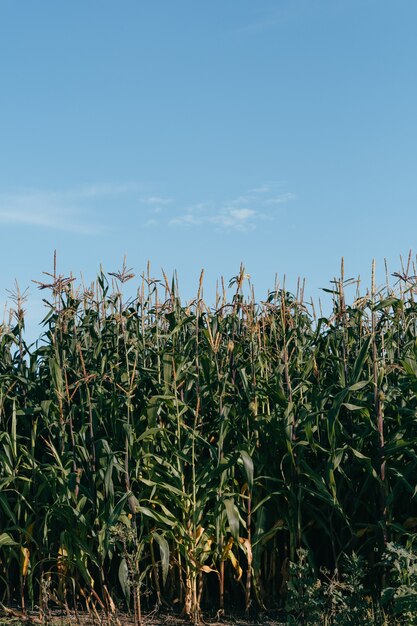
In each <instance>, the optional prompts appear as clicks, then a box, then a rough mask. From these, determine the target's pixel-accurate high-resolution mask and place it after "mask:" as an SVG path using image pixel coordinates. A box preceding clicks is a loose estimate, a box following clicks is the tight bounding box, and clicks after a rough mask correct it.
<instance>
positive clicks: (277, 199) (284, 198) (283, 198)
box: [265, 192, 295, 204]
mask: <svg viewBox="0 0 417 626" xmlns="http://www.w3.org/2000/svg"><path fill="white" fill-rule="evenodd" d="M294 198H295V194H294V193H291V192H288V193H282V194H281V195H279V196H274V197H272V198H268V199H267V200H265V204H285V203H286V202H289V201H290V200H294Z"/></svg>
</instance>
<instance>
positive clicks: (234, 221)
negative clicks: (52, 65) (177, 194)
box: [170, 208, 261, 231]
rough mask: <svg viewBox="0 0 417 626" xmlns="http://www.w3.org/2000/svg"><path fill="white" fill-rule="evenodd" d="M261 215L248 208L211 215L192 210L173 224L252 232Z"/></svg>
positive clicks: (226, 209)
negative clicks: (211, 226)
mask: <svg viewBox="0 0 417 626" xmlns="http://www.w3.org/2000/svg"><path fill="white" fill-rule="evenodd" d="M260 217H261V215H260V214H258V212H257V211H255V210H253V209H248V208H240V209H236V208H224V209H222V210H221V211H219V212H218V213H215V214H211V215H210V214H209V213H205V214H204V213H202V212H201V211H200V212H196V213H194V212H192V211H191V210H190V211H188V212H187V213H184V214H183V215H180V216H178V217H176V218H174V219H172V220H171V222H170V223H171V224H185V225H188V226H201V225H204V224H206V225H207V224H209V225H213V226H217V227H220V228H223V229H230V230H239V231H245V230H252V229H253V228H255V222H256V220H257V219H258V218H260Z"/></svg>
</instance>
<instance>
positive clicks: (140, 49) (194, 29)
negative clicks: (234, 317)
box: [0, 0, 417, 311]
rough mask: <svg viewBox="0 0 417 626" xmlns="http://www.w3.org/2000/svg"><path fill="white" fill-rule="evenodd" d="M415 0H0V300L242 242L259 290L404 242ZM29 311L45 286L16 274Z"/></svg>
mask: <svg viewBox="0 0 417 626" xmlns="http://www.w3.org/2000/svg"><path fill="white" fill-rule="evenodd" d="M416 27H417V2H416V0H198V1H197V0H146V1H145V0H117V1H116V0H111V1H110V0H88V1H87V0H71V1H67V2H63V1H61V2H59V1H57V0H36V1H33V0H20V1H16V0H0V301H2V300H3V301H4V299H5V298H6V295H7V294H6V289H8V288H11V287H12V286H13V281H14V279H15V278H17V279H18V280H19V282H20V283H21V285H22V287H25V286H27V285H30V281H31V279H32V278H34V279H39V278H40V277H41V272H42V271H43V270H49V269H51V263H52V256H53V251H54V249H55V248H56V249H57V250H58V260H59V269H60V271H62V272H63V273H68V272H69V271H72V272H73V273H74V274H76V275H79V274H80V272H83V273H84V275H85V276H86V277H87V278H91V277H93V275H94V274H95V272H96V270H97V269H98V267H99V265H100V263H102V264H103V266H104V268H105V269H106V270H109V271H112V270H115V269H117V268H119V267H120V266H121V263H122V259H123V256H124V255H125V254H126V255H127V259H128V264H129V266H133V267H134V268H135V270H136V271H137V272H138V273H139V274H140V273H141V272H142V271H143V270H144V268H145V267H146V263H147V261H148V259H149V260H150V262H151V265H152V267H153V270H154V274H155V275H158V274H159V268H160V267H163V268H164V269H165V271H166V272H167V273H168V274H170V273H171V272H172V270H173V269H174V268H175V269H177V270H178V273H179V278H180V285H181V286H182V288H183V293H184V296H186V297H189V296H191V294H192V293H194V292H195V289H196V286H197V282H198V276H199V273H200V269H201V268H202V267H204V268H205V269H206V294H209V296H210V294H212V293H213V288H214V284H215V280H216V278H217V277H218V276H220V275H224V276H225V277H226V279H228V278H230V277H231V276H233V275H235V274H236V273H237V271H238V268H239V265H240V263H241V261H242V262H243V263H244V264H245V266H246V268H247V271H248V272H249V273H250V274H251V276H252V279H253V282H254V284H255V287H256V293H257V294H258V296H259V297H260V298H261V297H263V296H264V294H265V293H266V291H267V289H268V287H269V288H271V287H272V286H273V282H274V276H275V273H278V275H279V276H281V277H282V276H283V275H284V274H286V276H287V285H288V286H289V287H290V288H292V287H295V284H296V279H297V277H298V275H301V276H304V277H305V278H306V279H307V286H308V291H309V292H310V293H313V294H317V293H318V289H319V287H323V286H328V281H329V280H330V279H332V277H333V276H334V275H335V274H336V273H337V271H338V267H339V262H340V257H341V256H342V255H343V256H345V259H346V272H347V274H348V275H352V276H353V275H357V274H358V273H360V274H361V275H362V276H363V277H364V281H365V282H369V274H370V263H371V259H372V258H373V257H375V258H376V260H377V263H378V264H379V266H382V263H383V259H384V257H387V258H388V259H389V260H390V263H391V264H392V269H393V270H395V269H397V265H398V264H397V260H398V257H399V255H400V254H402V255H407V253H408V250H409V249H410V248H416V246H415V240H416V233H417V211H416V208H417V178H416V174H417V171H416V170H417V167H416V166H417V158H416V151H417V124H416V118H417V37H416ZM31 293H32V300H33V302H34V304H33V311H35V309H36V306H37V303H38V304H39V301H40V294H39V293H37V290H36V287H35V286H34V285H32V287H31Z"/></svg>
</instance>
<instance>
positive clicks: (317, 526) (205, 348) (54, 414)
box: [0, 259, 417, 623]
mask: <svg viewBox="0 0 417 626" xmlns="http://www.w3.org/2000/svg"><path fill="white" fill-rule="evenodd" d="M410 267H411V266H410V259H409V263H408V266H407V267H406V268H402V271H401V273H400V274H396V275H395V278H396V287H395V288H394V287H391V286H390V284H389V281H388V279H387V283H386V285H385V286H384V287H383V288H381V289H377V288H376V285H375V271H374V268H373V272H372V284H371V288H370V290H368V291H367V292H365V293H363V294H361V293H359V291H358V290H359V283H358V284H357V288H358V289H357V293H356V296H355V299H354V301H353V302H352V303H349V302H348V301H347V299H346V296H345V289H346V287H347V286H348V285H351V284H352V283H353V282H355V281H351V280H345V278H344V276H343V265H342V271H341V278H340V279H338V280H335V281H333V283H332V288H331V290H330V291H331V292H332V294H333V307H332V312H331V315H330V316H328V317H324V316H323V315H322V313H321V314H320V315H317V314H316V312H315V310H314V307H313V306H312V305H306V304H305V303H304V302H303V293H302V291H303V290H302V288H299V290H298V293H297V294H296V296H294V295H291V294H290V293H288V292H287V291H286V290H285V287H284V288H280V287H279V286H278V285H277V286H276V287H275V289H274V290H273V291H272V292H271V293H269V294H268V297H267V298H266V300H265V301H262V302H260V303H257V302H256V301H255V297H254V295H253V290H252V289H251V285H250V284H249V290H248V289H247V288H246V291H245V283H248V277H247V276H246V275H245V273H244V270H243V268H241V271H240V272H239V274H238V275H237V276H236V277H235V278H234V279H232V281H231V282H230V285H229V287H230V288H232V289H233V295H232V296H231V298H230V300H228V298H227V291H226V289H225V288H224V285H223V289H222V292H221V293H220V294H219V295H218V296H217V297H216V303H215V307H214V308H213V309H211V308H209V307H208V306H207V305H206V304H205V303H204V301H203V299H202V285H203V276H201V279H200V284H199V288H198V292H197V295H196V298H195V299H194V300H193V301H192V302H191V303H188V304H182V303H181V300H180V295H179V292H178V286H177V282H176V279H175V278H174V280H173V281H172V282H169V281H168V280H167V278H166V276H165V275H164V276H163V280H162V281H159V280H156V279H153V278H151V277H150V275H149V270H148V274H146V275H144V276H142V280H141V283H140V285H139V288H138V291H137V294H136V296H135V297H133V298H130V299H128V300H125V299H124V296H123V285H124V284H125V283H126V282H127V281H129V280H132V279H133V278H134V275H133V273H132V272H131V270H128V269H127V268H126V266H125V265H123V268H122V269H121V270H120V271H119V272H115V273H109V275H110V276H111V278H109V277H108V276H106V275H105V274H104V272H103V271H100V273H99V275H98V277H97V280H96V282H95V283H94V284H92V285H91V287H89V288H85V287H82V288H81V287H77V286H76V283H75V281H74V279H72V278H65V277H63V276H60V275H58V274H57V271H56V267H54V271H53V273H52V274H50V275H49V276H50V278H51V280H50V281H49V283H48V284H47V283H38V284H39V286H40V288H42V289H44V290H46V291H49V292H50V298H49V299H47V300H46V301H45V302H46V304H47V307H48V309H47V315H46V317H45V319H44V321H43V328H44V330H43V335H42V341H39V342H37V343H36V344H34V345H32V346H28V345H27V343H26V341H25V330H24V329H25V314H24V296H22V294H21V293H20V292H19V291H17V292H16V294H15V307H14V311H13V315H12V318H11V323H10V324H4V325H3V326H2V327H1V330H0V602H2V603H4V604H9V605H10V604H13V603H16V602H17V603H18V604H19V605H21V607H22V609H23V610H25V607H26V606H28V605H30V606H35V605H36V606H38V607H39V610H40V613H41V614H42V615H44V614H45V612H46V611H47V610H48V606H49V605H50V604H51V603H56V604H59V605H61V606H65V607H68V606H70V607H73V608H75V609H77V607H78V606H82V607H84V608H85V607H87V608H89V610H91V611H93V612H96V611H97V610H98V609H100V610H101V609H104V610H105V611H106V612H107V613H108V614H112V613H114V610H115V604H117V605H121V603H123V602H125V603H126V604H127V605H128V606H130V607H131V610H132V611H133V613H134V616H135V619H136V621H137V622H138V623H139V622H140V621H141V611H142V608H143V607H146V608H147V609H149V607H153V606H156V607H160V606H165V607H168V606H171V607H172V606H174V607H175V606H177V607H179V608H181V609H182V610H183V612H184V613H185V614H186V615H188V616H190V618H191V619H192V620H193V621H194V622H198V621H199V619H200V613H201V608H202V607H203V608H204V607H206V608H210V609H213V608H214V606H215V607H216V609H218V611H219V614H222V613H223V612H224V611H225V610H228V609H229V610H230V609H232V608H243V609H246V610H249V609H250V608H251V607H257V608H258V609H259V608H260V609H263V608H265V607H266V608H274V607H277V606H282V605H283V602H284V600H285V594H286V590H287V584H288V580H289V577H290V563H291V562H296V561H297V554H298V551H299V549H300V548H307V549H308V550H309V554H310V558H311V561H312V564H313V566H314V567H315V568H316V570H318V569H319V568H320V567H321V566H324V567H326V568H328V569H329V570H330V571H334V570H335V569H337V568H338V566H339V563H340V560H341V558H342V557H343V555H344V554H350V553H352V552H358V553H359V554H361V555H362V556H363V557H364V558H365V559H366V560H367V562H368V564H369V566H370V567H371V568H372V567H373V566H374V565H375V564H376V563H377V560H378V555H380V554H382V552H383V550H384V549H385V547H386V545H387V543H388V542H389V541H402V542H403V543H407V544H409V545H411V544H412V542H413V540H414V537H415V529H416V527H417V507H416V501H415V496H416V493H417V471H416V470H417V463H416V452H415V446H416V440H417V420H416V410H417V304H416V303H415V300H414V298H415V293H416V292H417V283H416V278H415V276H410ZM414 273H415V272H414ZM246 292H249V295H248V296H245V295H244V294H245V293H246ZM378 571H379V570H378ZM371 578H372V580H371V581H370V582H371V583H372V585H373V586H374V587H375V589H377V588H378V585H379V586H380V585H381V584H382V583H383V576H382V577H381V575H380V574H375V575H374V576H373V577H371Z"/></svg>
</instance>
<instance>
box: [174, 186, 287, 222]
mask: <svg viewBox="0 0 417 626" xmlns="http://www.w3.org/2000/svg"><path fill="white" fill-rule="evenodd" d="M280 186H281V184H278V183H273V184H269V185H263V186H259V187H256V188H254V189H251V190H250V192H249V193H247V194H243V195H238V196H236V197H235V198H234V199H232V200H228V201H226V202H223V203H219V204H218V205H217V206H216V205H214V204H213V203H211V204H210V203H207V202H202V203H199V204H196V205H194V206H192V207H189V208H188V209H186V210H185V211H184V212H183V213H180V214H179V215H176V216H175V217H173V218H172V219H171V220H170V222H169V223H170V224H172V225H183V226H189V227H191V226H203V225H205V226H212V227H216V228H218V229H223V230H230V231H247V230H253V229H254V228H256V227H257V225H258V224H259V223H260V222H262V221H267V220H273V219H274V215H275V213H276V211H274V210H273V207H274V206H278V205H284V204H286V203H287V202H289V201H290V200H293V199H294V198H295V194H293V193H290V192H286V193H281V194H279V193H277V187H280Z"/></svg>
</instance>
